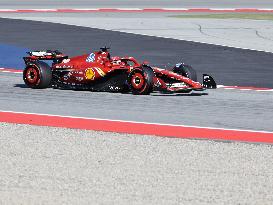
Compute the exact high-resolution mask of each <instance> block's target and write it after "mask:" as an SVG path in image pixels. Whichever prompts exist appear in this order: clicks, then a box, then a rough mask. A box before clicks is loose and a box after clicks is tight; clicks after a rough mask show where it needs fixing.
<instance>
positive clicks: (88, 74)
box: [85, 68, 95, 80]
mask: <svg viewBox="0 0 273 205" xmlns="http://www.w3.org/2000/svg"><path fill="white" fill-rule="evenodd" d="M85 78H86V79H87V80H94V78H95V72H94V71H93V69H92V68H88V69H86V71H85Z"/></svg>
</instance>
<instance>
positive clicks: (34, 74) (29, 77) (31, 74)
mask: <svg viewBox="0 0 273 205" xmlns="http://www.w3.org/2000/svg"><path fill="white" fill-rule="evenodd" d="M25 79H26V81H27V82H28V83H29V84H36V83H37V82H38V80H39V73H38V71H37V69H35V68H33V67H30V68H28V69H27V71H26V76H25Z"/></svg>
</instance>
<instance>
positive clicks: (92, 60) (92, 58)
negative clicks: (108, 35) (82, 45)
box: [86, 53, 96, 63]
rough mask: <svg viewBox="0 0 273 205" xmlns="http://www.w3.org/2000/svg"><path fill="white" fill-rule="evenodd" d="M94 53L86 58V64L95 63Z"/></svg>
mask: <svg viewBox="0 0 273 205" xmlns="http://www.w3.org/2000/svg"><path fill="white" fill-rule="evenodd" d="M95 57H96V55H95V53H90V55H89V56H88V57H87V58H86V62H88V63H91V62H94V61H95Z"/></svg>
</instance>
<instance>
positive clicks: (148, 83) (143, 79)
mask: <svg viewBox="0 0 273 205" xmlns="http://www.w3.org/2000/svg"><path fill="white" fill-rule="evenodd" d="M154 76H155V74H154V71H153V69H152V68H150V67H147V66H145V67H141V68H135V69H133V70H132V71H131V72H130V74H129V75H128V80H127V82H128V85H129V88H130V90H131V91H132V93H133V94H134V95H149V94H150V93H151V92H152V91H153V85H154V83H153V78H154Z"/></svg>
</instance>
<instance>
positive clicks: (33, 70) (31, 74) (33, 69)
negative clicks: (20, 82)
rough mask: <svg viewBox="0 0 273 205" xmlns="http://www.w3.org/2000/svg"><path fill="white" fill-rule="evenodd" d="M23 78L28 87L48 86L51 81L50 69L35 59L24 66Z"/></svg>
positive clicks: (39, 87) (41, 87)
mask: <svg viewBox="0 0 273 205" xmlns="http://www.w3.org/2000/svg"><path fill="white" fill-rule="evenodd" d="M23 79H24V82H25V84H26V85H27V86H28V87H30V88H34V89H43V88H48V87H49V86H50V84H51V81H52V71H51V68H50V66H49V65H48V64H46V63H45V62H42V61H37V62H35V63H32V64H29V65H27V66H26V68H25V70H24V72H23Z"/></svg>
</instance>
